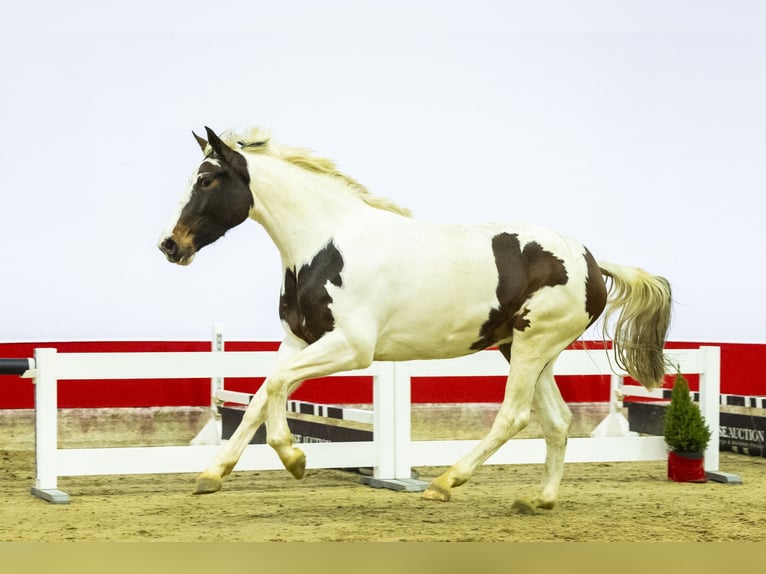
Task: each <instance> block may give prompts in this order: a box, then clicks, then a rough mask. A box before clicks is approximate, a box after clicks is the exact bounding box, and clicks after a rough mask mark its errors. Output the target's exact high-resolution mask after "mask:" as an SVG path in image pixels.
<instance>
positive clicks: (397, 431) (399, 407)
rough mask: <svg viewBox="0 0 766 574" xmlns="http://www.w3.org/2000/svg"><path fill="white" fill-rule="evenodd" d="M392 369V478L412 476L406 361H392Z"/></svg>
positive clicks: (402, 478)
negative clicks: (393, 426)
mask: <svg viewBox="0 0 766 574" xmlns="http://www.w3.org/2000/svg"><path fill="white" fill-rule="evenodd" d="M391 366H392V367H393V370H394V381H393V387H394V424H395V428H394V478H397V479H401V480H409V479H410V478H412V468H411V466H410V456H409V452H410V441H411V440H412V430H411V424H412V422H411V421H412V403H411V400H410V399H411V395H412V389H411V386H412V379H411V378H410V373H409V369H408V368H407V363H392V364H391Z"/></svg>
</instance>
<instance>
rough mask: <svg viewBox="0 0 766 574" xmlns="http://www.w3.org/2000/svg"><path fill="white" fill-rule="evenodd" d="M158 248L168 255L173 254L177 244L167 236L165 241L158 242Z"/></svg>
mask: <svg viewBox="0 0 766 574" xmlns="http://www.w3.org/2000/svg"><path fill="white" fill-rule="evenodd" d="M160 249H161V250H162V251H164V252H165V253H167V254H168V255H174V254H175V253H176V251H177V250H178V245H177V244H176V242H175V241H173V238H172V237H168V238H167V239H165V241H163V242H162V243H160Z"/></svg>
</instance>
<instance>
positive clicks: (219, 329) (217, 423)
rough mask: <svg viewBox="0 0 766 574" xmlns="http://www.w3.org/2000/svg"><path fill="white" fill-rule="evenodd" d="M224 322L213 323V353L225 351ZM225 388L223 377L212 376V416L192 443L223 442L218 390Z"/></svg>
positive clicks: (211, 347)
mask: <svg viewBox="0 0 766 574" xmlns="http://www.w3.org/2000/svg"><path fill="white" fill-rule="evenodd" d="M223 347H224V342H223V323H213V338H212V340H211V342H210V350H211V351H212V352H213V353H223ZM220 390H223V377H211V378H210V418H209V419H208V421H207V422H206V423H205V426H204V427H202V430H200V431H199V432H198V433H197V436H195V437H194V438H193V439H192V440H191V443H190V444H192V445H211V444H221V435H222V423H221V413H219V412H218V398H217V397H218V391H220Z"/></svg>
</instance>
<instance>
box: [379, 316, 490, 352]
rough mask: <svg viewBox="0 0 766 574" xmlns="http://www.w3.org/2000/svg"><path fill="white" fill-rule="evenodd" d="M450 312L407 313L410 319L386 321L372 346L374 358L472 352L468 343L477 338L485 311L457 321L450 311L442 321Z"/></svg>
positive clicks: (484, 318) (471, 343) (470, 343)
mask: <svg viewBox="0 0 766 574" xmlns="http://www.w3.org/2000/svg"><path fill="white" fill-rule="evenodd" d="M450 315H451V313H450V312H449V311H448V312H447V313H446V314H441V315H432V316H431V317H418V316H414V317H413V316H410V317H409V319H411V320H408V321H404V322H396V321H395V322H392V323H390V324H389V325H387V328H386V329H384V330H383V331H382V332H381V333H380V336H379V338H378V341H377V345H376V346H375V359H376V360H379V361H408V360H415V359H445V358H450V357H460V356H462V355H467V354H469V353H472V352H474V351H475V349H472V348H471V345H473V344H474V343H475V342H476V341H477V339H478V338H479V332H480V329H481V325H482V323H483V321H485V320H486V318H487V315H486V313H482V314H481V315H477V316H476V317H473V318H471V317H466V316H463V317H462V319H461V320H460V321H456V320H455V319H454V315H452V317H453V318H452V320H448V321H445V320H444V319H445V318H447V317H449V316H450ZM405 323H406V324H405Z"/></svg>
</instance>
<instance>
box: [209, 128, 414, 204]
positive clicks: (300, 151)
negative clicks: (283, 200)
mask: <svg viewBox="0 0 766 574" xmlns="http://www.w3.org/2000/svg"><path fill="white" fill-rule="evenodd" d="M221 139H222V140H223V141H224V142H225V143H226V144H227V145H228V146H230V147H232V148H235V149H236V148H239V149H241V150H242V151H245V152H250V153H264V154H268V155H270V156H272V157H277V158H279V159H282V160H284V161H286V162H288V163H291V164H293V165H296V166H298V167H301V168H303V169H305V170H308V171H311V172H314V173H320V174H323V175H327V176H330V177H333V178H337V179H339V180H340V181H342V182H343V183H345V184H346V187H347V189H348V190H349V191H351V192H352V193H354V194H355V195H357V196H358V197H359V198H360V199H361V200H362V201H364V202H365V203H366V204H367V205H369V206H370V207H374V208H376V209H382V210H384V211H391V212H393V213H398V214H399V215H403V216H405V217H411V216H412V213H411V212H410V210H409V209H407V208H404V207H400V206H398V205H396V204H395V203H394V202H393V201H391V200H390V199H386V198H384V197H378V196H375V195H373V194H371V193H370V192H369V191H368V190H367V188H366V187H365V186H363V185H362V184H361V183H359V182H358V181H356V180H355V179H354V178H352V177H349V176H348V175H346V174H344V173H341V172H340V171H338V168H337V167H336V165H335V163H334V162H333V161H332V160H329V159H326V158H322V157H316V156H314V155H313V154H312V153H311V152H310V151H309V150H307V149H305V148H301V147H291V146H283V145H278V144H276V143H274V142H273V141H272V140H271V134H270V133H269V131H268V130H265V129H263V128H257V127H256V128H251V129H250V130H248V131H247V132H246V133H244V134H236V133H226V134H223V135H222V136H221Z"/></svg>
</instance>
